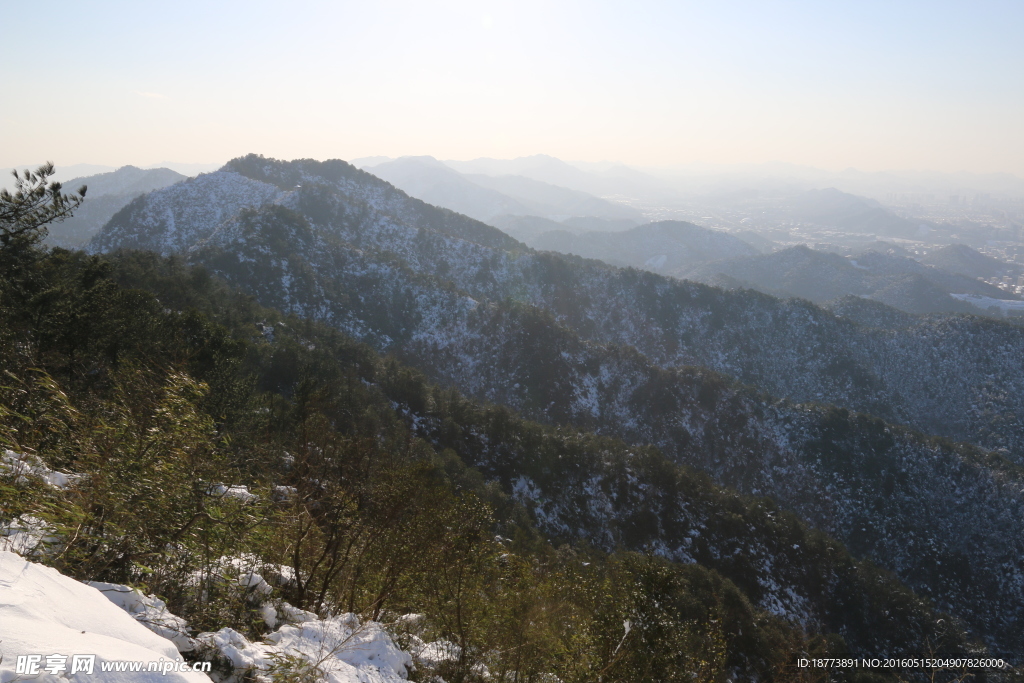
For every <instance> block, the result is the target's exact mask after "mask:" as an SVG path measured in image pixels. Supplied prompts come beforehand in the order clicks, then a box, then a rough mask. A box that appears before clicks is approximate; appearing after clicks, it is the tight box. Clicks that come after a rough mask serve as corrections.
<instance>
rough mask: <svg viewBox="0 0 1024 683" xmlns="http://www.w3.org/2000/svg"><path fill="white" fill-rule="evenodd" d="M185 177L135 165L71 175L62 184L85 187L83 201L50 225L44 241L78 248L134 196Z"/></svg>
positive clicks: (168, 171)
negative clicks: (86, 188) (84, 198)
mask: <svg viewBox="0 0 1024 683" xmlns="http://www.w3.org/2000/svg"><path fill="white" fill-rule="evenodd" d="M184 179H185V176H183V175H181V174H180V173H176V172H174V171H172V170H170V169H167V168H154V169H147V170H144V169H141V168H136V167H135V166H123V167H121V168H119V169H117V170H116V171H111V172H109V173H99V174H97V175H91V176H82V177H78V178H73V179H71V180H69V181H67V182H65V183H64V185H65V186H67V187H68V188H69V189H78V188H79V187H81V186H82V185H86V186H88V188H89V191H88V194H87V196H86V201H85V202H84V203H83V204H82V206H81V207H79V208H78V210H77V211H76V212H75V215H74V216H72V217H71V218H68V219H66V220H64V221H62V222H60V223H56V224H54V225H52V226H50V228H49V234H48V235H47V242H48V243H50V244H53V245H56V246H61V247H80V246H82V245H84V244H85V243H86V242H88V241H89V240H90V239H92V237H93V235H95V234H96V233H98V232H99V231H100V228H102V227H103V226H104V225H105V224H106V222H107V221H109V220H110V217H111V216H113V215H114V214H115V213H117V212H118V211H119V210H120V209H121V208H122V207H124V206H125V205H126V204H127V203H128V202H130V201H131V200H132V199H134V198H135V197H138V196H139V195H141V194H144V193H146V192H152V191H153V190H158V189H160V188H162V187H167V186H168V185H173V184H174V183H177V182H180V181H182V180H184Z"/></svg>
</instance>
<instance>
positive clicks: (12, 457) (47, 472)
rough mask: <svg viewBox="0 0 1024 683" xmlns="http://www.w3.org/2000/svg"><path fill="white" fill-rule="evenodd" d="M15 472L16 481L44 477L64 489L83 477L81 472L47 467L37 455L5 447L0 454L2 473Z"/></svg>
mask: <svg viewBox="0 0 1024 683" xmlns="http://www.w3.org/2000/svg"><path fill="white" fill-rule="evenodd" d="M6 473H13V474H15V475H16V478H15V482H17V483H25V481H26V480H27V479H28V478H29V477H34V478H38V479H42V480H43V481H45V482H46V483H47V484H49V485H50V486H52V487H54V488H58V489H64V488H67V487H68V486H70V485H71V484H73V483H75V482H76V481H77V480H78V479H81V477H82V475H80V474H68V473H66V472H58V471H56V470H51V469H50V468H49V467H47V466H46V465H45V464H44V463H43V461H42V460H40V459H39V458H38V457H37V456H35V455H31V454H29V453H17V452H15V451H12V450H8V449H5V450H4V452H3V453H2V454H0V474H6Z"/></svg>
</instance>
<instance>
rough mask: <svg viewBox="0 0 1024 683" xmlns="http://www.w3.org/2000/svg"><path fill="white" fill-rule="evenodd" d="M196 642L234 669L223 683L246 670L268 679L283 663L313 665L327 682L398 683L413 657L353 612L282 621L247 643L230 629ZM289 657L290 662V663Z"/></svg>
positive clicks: (278, 673)
mask: <svg viewBox="0 0 1024 683" xmlns="http://www.w3.org/2000/svg"><path fill="white" fill-rule="evenodd" d="M197 640H198V641H199V642H200V643H201V644H202V645H204V646H206V648H207V650H206V651H210V650H216V651H217V652H219V653H220V654H221V656H223V657H225V658H226V659H228V660H229V661H230V662H231V664H232V666H234V667H235V674H234V676H232V677H230V678H228V679H226V682H225V683H236V682H237V681H240V680H242V678H243V676H245V675H246V673H247V672H248V673H249V674H250V675H253V676H255V677H256V679H257V680H258V681H265V682H267V683H269V682H270V681H273V680H274V679H275V678H276V677H280V676H281V675H282V674H283V672H282V670H281V668H282V667H286V668H288V667H290V668H291V670H293V671H294V670H295V667H296V666H305V667H315V668H316V669H317V670H318V671H319V673H320V675H321V677H322V680H324V681H326V682H327V683H397V682H398V681H405V680H406V677H407V675H408V674H407V672H408V669H409V668H410V667H411V666H412V657H411V656H410V655H409V654H408V653H407V652H403V651H402V650H401V649H399V648H398V646H397V645H395V643H394V641H392V640H391V637H390V636H389V635H388V634H387V633H386V632H385V631H384V629H383V628H382V627H381V625H380V624H378V623H376V622H373V621H366V622H363V623H360V621H359V619H358V617H356V616H355V615H354V614H343V615H341V616H336V617H332V618H329V619H313V620H310V621H305V622H302V623H299V624H287V625H285V626H282V627H281V628H279V629H278V630H277V631H275V632H273V633H271V634H269V635H267V636H266V637H265V638H264V640H263V642H258V643H252V642H249V641H248V640H247V639H246V638H245V637H243V636H242V634H240V633H238V632H237V631H235V630H234V629H230V628H225V629H221V630H220V631H217V632H215V633H202V634H200V635H199V636H198V637H197ZM289 660H291V661H290V662H289Z"/></svg>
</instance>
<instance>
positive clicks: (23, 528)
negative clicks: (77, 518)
mask: <svg viewBox="0 0 1024 683" xmlns="http://www.w3.org/2000/svg"><path fill="white" fill-rule="evenodd" d="M56 542H57V537H56V536H55V535H53V533H52V528H51V527H50V525H49V524H47V523H46V522H45V521H44V520H42V519H39V518H38V517H33V516H32V515H21V516H20V517H18V518H17V519H12V520H11V521H9V522H3V523H0V550H9V551H11V552H14V553H17V554H18V555H21V556H22V557H33V556H36V555H40V554H43V553H44V552H45V551H46V549H47V547H48V546H49V545H51V544H53V543H56Z"/></svg>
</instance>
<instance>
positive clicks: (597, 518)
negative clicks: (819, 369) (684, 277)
mask: <svg viewBox="0 0 1024 683" xmlns="http://www.w3.org/2000/svg"><path fill="white" fill-rule="evenodd" d="M0 284H2V289H0V323H2V327H0V329H2V334H0V351H2V354H0V358H3V367H2V369H3V372H4V373H5V376H6V378H7V379H6V381H5V383H4V385H3V389H2V391H3V404H2V405H3V406H4V412H3V415H2V417H3V420H2V422H0V427H2V431H0V438H2V439H3V446H4V447H5V448H7V449H9V450H8V451H7V453H8V454H10V453H21V454H30V457H32V458H37V459H38V462H40V463H43V464H45V467H47V468H53V469H60V470H63V471H65V472H71V473H74V475H72V476H70V477H69V479H70V481H71V484H70V485H69V486H67V487H65V488H58V487H54V486H52V485H48V484H47V483H45V482H44V481H42V480H38V479H35V478H34V475H32V474H31V470H30V471H29V472H25V471H24V470H21V471H19V470H11V469H9V468H6V469H2V470H0V488H2V494H3V495H2V496H0V520H2V521H3V529H4V530H5V533H7V534H9V533H11V532H12V530H17V529H19V528H20V529H24V528H25V526H24V525H25V524H26V523H27V522H26V520H30V519H31V520H35V522H34V523H36V524H39V523H43V524H44V525H45V528H46V529H47V534H46V536H45V537H43V538H42V539H41V541H40V542H39V543H38V544H37V545H36V546H35V548H34V550H32V551H31V552H32V553H34V556H35V557H38V558H39V559H41V560H43V561H45V562H48V563H51V564H53V565H55V566H57V567H58V568H60V569H61V570H62V571H64V572H65V573H68V574H71V575H72V576H76V577H79V578H82V579H88V580H93V581H96V580H99V581H112V582H119V583H130V584H132V585H135V586H138V587H140V588H141V589H144V591H145V592H152V593H156V594H159V595H161V596H163V597H164V598H165V599H166V600H167V602H168V604H169V606H170V607H171V608H172V611H174V613H175V614H179V615H182V616H183V617H185V618H187V620H188V621H189V623H191V624H192V626H193V627H194V628H195V629H197V630H204V629H209V630H212V629H216V628H223V627H225V626H230V627H232V628H235V629H237V630H239V631H240V632H241V633H244V634H245V635H247V636H248V637H250V638H258V637H260V635H261V634H262V633H265V632H266V631H267V630H268V627H269V623H267V620H266V605H267V604H271V603H266V602H261V601H262V600H266V599H267V597H266V596H264V595H263V594H262V593H260V592H259V591H256V590H255V587H252V588H250V587H249V584H246V583H242V584H241V585H240V586H235V584H231V583H223V582H220V579H218V578H217V577H218V576H219V575H220V574H221V573H222V572H224V569H223V567H222V563H223V562H225V561H226V560H230V561H232V562H234V561H236V560H232V559H231V558H248V559H245V560H244V561H245V562H247V563H249V564H248V566H252V567H255V568H257V569H259V570H260V571H261V573H262V574H263V575H266V576H271V575H272V574H273V573H274V572H277V574H280V575H282V576H290V577H291V578H290V579H287V580H284V581H283V582H281V583H278V584H276V587H275V588H273V589H272V591H273V596H276V597H275V598H274V599H276V600H287V602H288V604H289V605H291V606H293V607H295V608H299V609H303V610H312V611H314V612H318V613H321V614H324V613H327V612H330V611H332V610H339V609H340V610H343V611H355V612H359V613H362V614H365V615H368V616H372V617H373V618H374V619H380V620H384V621H391V622H393V623H394V628H395V629H396V633H398V634H399V636H398V637H399V638H400V640H401V638H405V639H406V641H405V642H407V643H415V642H420V643H422V642H424V640H426V641H433V642H441V643H450V644H451V645H452V649H451V650H450V652H453V653H455V654H454V655H452V656H449V657H446V658H445V657H442V658H440V659H439V660H429V659H423V660H420V664H419V666H418V668H417V670H416V672H415V674H414V678H416V679H417V680H427V679H429V677H430V676H431V675H434V674H441V675H443V676H445V680H449V681H476V680H484V679H488V680H494V679H498V680H523V679H529V678H530V677H536V676H539V675H541V674H545V675H550V674H554V675H557V676H558V677H559V678H560V680H565V681H592V680H595V677H598V676H599V677H600V678H601V680H605V681H620V680H621V681H634V680H640V679H642V680H665V681H670V680H680V681H682V680H695V679H696V680H708V681H710V680H721V679H722V678H723V677H734V678H735V677H739V678H744V679H757V680H778V681H783V680H803V678H802V674H800V673H799V672H797V671H795V670H794V669H793V668H792V661H793V656H794V654H799V653H807V654H829V653H831V654H840V653H843V652H849V651H853V652H870V653H872V654H877V655H879V656H884V655H886V654H894V655H895V654H899V653H903V652H928V651H938V650H941V651H942V652H949V653H957V652H959V653H968V652H981V650H979V649H978V648H977V646H975V645H971V644H970V642H969V640H968V637H967V636H966V635H965V634H964V633H963V631H962V630H961V627H960V625H959V622H958V621H957V620H955V619H951V618H950V617H949V616H944V615H941V614H939V613H937V612H935V611H934V609H933V608H932V607H931V606H930V605H929V603H928V602H927V601H925V600H922V599H921V598H918V597H916V596H914V595H913V594H912V593H911V592H910V591H908V590H907V589H906V588H904V587H902V586H901V585H900V584H899V582H898V581H897V580H896V578H895V577H894V576H892V575H891V574H889V573H887V572H885V571H882V570H880V569H877V568H875V567H874V566H872V565H871V564H870V563H869V562H865V561H858V560H856V559H854V557H853V556H851V555H850V554H849V553H848V552H847V551H846V550H845V549H844V548H843V547H842V545H840V544H839V543H837V542H836V541H834V540H832V539H830V538H829V537H828V536H826V535H825V534H823V533H821V532H820V531H815V530H813V529H811V528H809V527H808V526H807V525H806V524H804V523H802V522H801V521H799V520H798V519H797V518H796V517H795V516H794V515H792V514H790V513H787V512H785V511H783V510H782V509H780V508H779V507H777V506H776V505H775V504H774V503H773V502H772V501H770V500H768V499H765V498H753V497H744V496H741V495H738V494H736V493H733V492H730V491H727V490H724V489H722V488H719V487H718V486H716V485H715V484H713V483H712V482H711V480H710V479H708V478H707V477H706V476H705V475H703V474H700V473H698V472H697V471H695V470H693V469H691V468H688V467H684V466H679V465H676V464H673V463H672V462H671V460H669V459H668V458H666V457H665V456H663V455H662V454H661V453H660V452H659V451H658V450H657V449H656V448H653V447H633V446H630V445H628V444H626V443H623V442H621V441H618V440H614V439H609V438H605V437H599V436H594V435H592V434H588V433H586V432H584V431H580V430H577V429H573V428H568V427H561V428H554V427H551V426H544V425H541V424H538V423H531V422H528V421H525V420H523V419H522V418H521V417H519V416H518V415H516V414H515V413H514V412H512V411H510V410H509V409H508V408H505V407H501V406H496V405H491V404H486V403H479V402H475V401H472V400H469V399H467V398H465V397H463V396H462V395H460V394H459V393H458V392H457V391H454V390H452V389H445V388H441V387H438V386H436V385H432V384H430V383H429V382H428V381H427V380H426V379H425V377H424V376H423V375H422V374H421V373H419V372H418V371H416V370H413V369H411V368H409V367H407V366H404V365H402V364H401V363H399V362H398V361H396V360H395V359H393V358H388V357H382V356H379V355H377V353H376V352H374V351H373V350H372V349H371V348H370V347H368V346H365V345H362V344H359V343H357V342H355V341H353V340H351V339H350V338H348V337H346V336H345V335H342V334H340V333H338V332H337V331H334V330H331V329H329V328H327V327H324V326H322V325H319V324H316V323H314V322H312V321H310V320H308V319H302V318H298V317H295V316H285V315H282V314H280V313H278V312H276V311H273V310H270V309H266V308H262V307H260V306H258V305H256V304H255V303H254V302H253V301H252V300H251V299H249V298H247V297H244V296H241V295H240V294H238V293H236V292H234V291H232V290H231V289H230V288H228V287H226V286H225V285H224V284H223V283H221V282H219V281H217V280H215V279H212V278H211V277H210V276H209V275H208V274H207V273H206V272H205V271H203V270H201V269H197V268H189V267H185V266H183V265H182V263H181V261H180V260H177V259H162V258H159V257H156V256H154V255H152V254H139V253H123V254H121V255H119V256H117V257H116V258H113V259H110V258H96V257H86V256H84V255H81V254H73V253H69V252H55V253H53V254H52V255H50V256H49V257H47V258H44V259H42V260H38V261H35V262H34V263H31V264H29V265H27V266H25V267H19V268H18V269H16V271H15V272H8V273H5V276H4V277H3V278H2V279H0ZM225 491H227V492H229V493H230V495H227V494H225V493H224V492H225ZM218 492H219V493H218ZM19 525H20V526H19ZM281 567H288V568H291V569H290V570H289V571H288V572H285V570H284V569H280V568H281ZM275 568H277V569H275ZM197 576H201V577H206V578H204V579H203V580H202V581H200V582H198V583H197V582H196V581H195V579H194V578H190V577H197ZM240 581H241V580H240ZM268 590H270V589H269V587H268ZM274 604H277V605H278V607H279V608H280V607H281V605H282V604H283V603H281V602H278V603H274ZM261 605H262V606H261ZM409 612H415V613H418V614H421V615H424V616H423V617H420V618H419V619H420V621H417V622H415V623H416V624H418V625H417V626H416V627H415V629H413V630H411V631H410V630H408V629H407V628H406V627H402V626H400V624H404V623H407V622H406V621H401V620H398V621H396V620H395V619H396V616H397V615H402V614H406V613H409ZM410 623H411V622H410ZM624 624H625V627H624ZM403 629H405V630H403ZM403 633H404V635H401V634H403ZM509 643H515V647H513V648H509V647H508V646H509ZM446 647H447V646H446ZM189 656H199V657H204V656H209V653H208V652H207V653H205V654H204V652H203V651H197V652H193V653H192V654H191V655H189ZM288 666H290V664H289V663H288V662H283V663H282V668H281V669H280V670H279V671H278V672H279V674H280V675H282V676H283V675H285V673H286V672H287V671H290V669H288ZM292 673H293V674H294V673H295V672H294V671H293V672H292ZM306 673H310V672H308V671H307V672H306ZM485 673H486V675H485ZM950 675H952V674H950ZM488 677H489V678H488ZM883 678H884V677H883ZM863 680H876V679H869V678H867V677H865V678H864V679H863Z"/></svg>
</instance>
